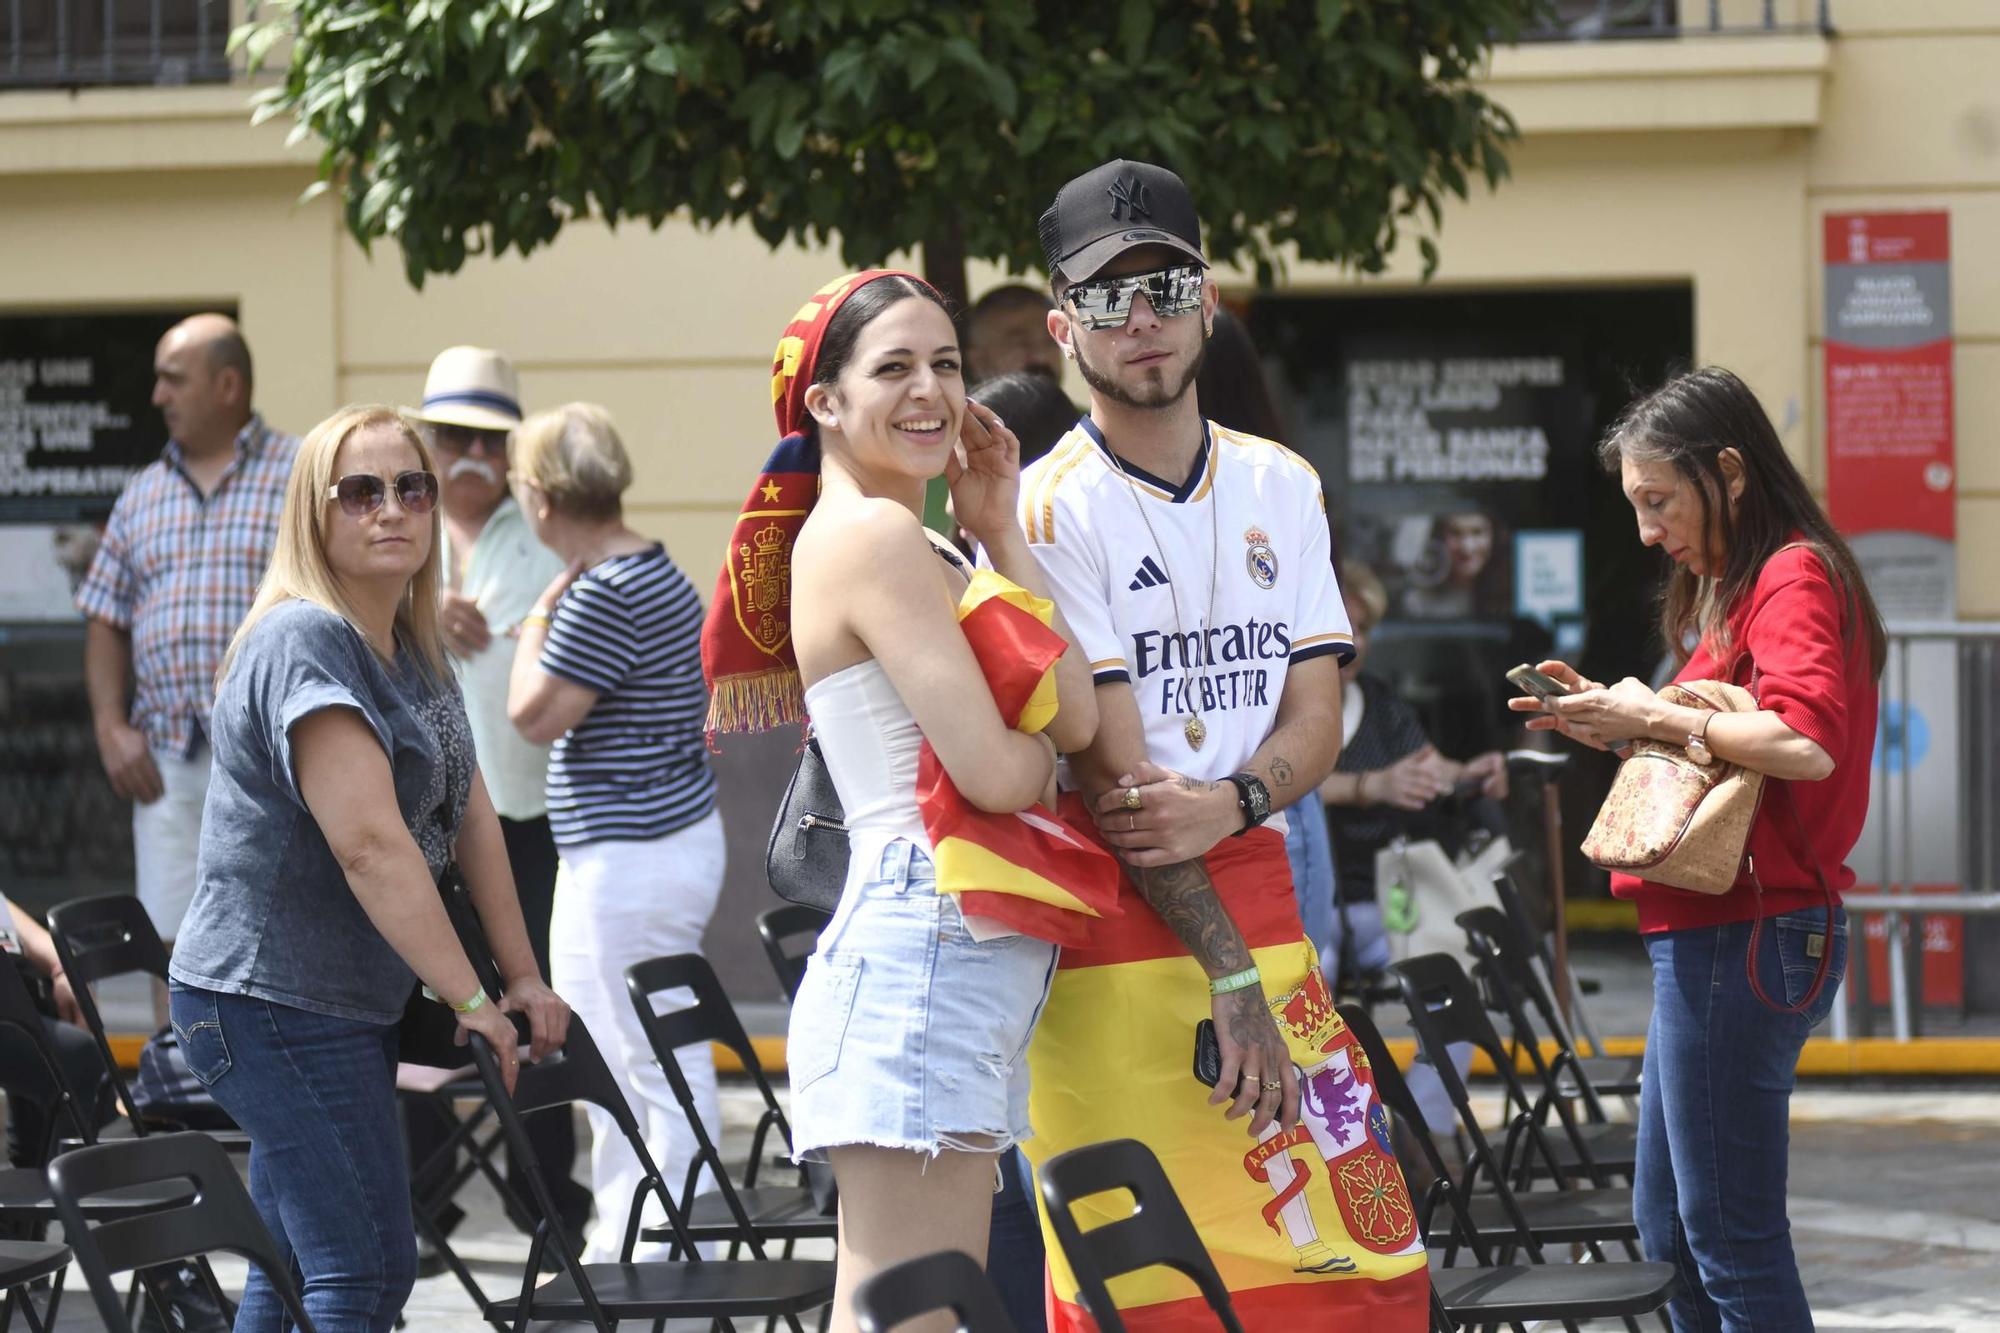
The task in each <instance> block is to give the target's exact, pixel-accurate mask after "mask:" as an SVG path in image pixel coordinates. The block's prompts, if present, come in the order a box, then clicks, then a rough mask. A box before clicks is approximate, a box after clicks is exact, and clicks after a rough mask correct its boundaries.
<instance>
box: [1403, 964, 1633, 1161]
mask: <svg viewBox="0 0 2000 1333" xmlns="http://www.w3.org/2000/svg"><path fill="white" fill-rule="evenodd" d="M1389 971H1390V974H1391V975H1392V976H1394V977H1395V978H1396V982H1397V985H1398V986H1399V987H1400V988H1401V990H1402V992H1403V1003H1404V1004H1405V1005H1406V1006H1407V1007H1408V1009H1409V1011H1410V1026H1411V1027H1412V1028H1414V1029H1415V1030H1416V1034H1417V1041H1418V1043H1419V1044H1420V1045H1421V1046H1422V1047H1423V1050H1424V1053H1425V1055H1426V1056H1427V1057H1428V1058H1429V1060H1430V1062H1431V1064H1432V1065H1433V1066H1435V1067H1436V1070H1437V1075H1438V1081H1439V1082H1440V1083H1441V1084H1443V1086H1444V1089H1445V1092H1446V1093H1447V1095H1449V1096H1450V1098H1451V1102H1452V1105H1453V1106H1454V1107H1455V1108H1456V1109H1457V1111H1458V1118H1459V1121H1460V1123H1461V1125H1462V1127H1463V1128H1464V1130H1465V1132H1466V1133H1467V1134H1468V1135H1469V1136H1470V1137H1471V1138H1472V1139H1473V1148H1474V1152H1475V1153H1483V1154H1486V1155H1487V1156H1488V1157H1489V1159H1490V1160H1492V1161H1493V1162H1494V1163H1495V1165H1496V1170H1497V1171H1498V1172H1499V1173H1501V1174H1503V1175H1508V1176H1511V1177H1513V1178H1514V1179H1515V1180H1516V1182H1517V1184H1519V1185H1525V1184H1526V1183H1527V1182H1528V1180H1529V1179H1531V1178H1532V1177H1533V1176H1535V1175H1537V1174H1546V1175H1550V1176H1553V1177H1555V1178H1556V1179H1557V1180H1559V1181H1562V1180H1578V1179H1582V1180H1588V1181H1590V1182H1591V1183H1593V1184H1595V1185H1599V1186H1608V1185H1610V1184H1611V1178H1612V1177H1613V1176H1614V1175H1619V1176H1624V1177H1626V1178H1628V1179H1629V1178H1630V1177H1631V1174H1632V1167H1633V1155H1632V1154H1633V1127H1632V1126H1631V1125H1630V1124H1627V1123H1624V1122H1613V1123H1609V1124H1596V1123H1592V1124H1580V1123H1579V1122H1578V1121H1577V1118H1576V1112H1575V1110H1574V1109H1573V1108H1572V1107H1571V1105H1570V1103H1569V1101H1568V1099H1566V1098H1564V1097H1561V1096H1559V1095H1557V1094H1556V1093H1555V1092H1554V1091H1553V1090H1545V1091H1544V1093H1543V1096H1542V1098H1541V1099H1540V1100H1539V1101H1530V1100H1529V1098H1528V1094H1527V1091H1526V1089H1525V1088H1524V1087H1523V1086H1522V1084H1521V1080H1520V1078H1519V1076H1518V1075H1517V1074H1516V1073H1515V1070H1514V1064H1513V1061H1512V1060H1511V1059H1510V1058H1509V1056H1508V1053H1507V1051H1506V1049H1505V1048H1504V1047H1503V1046H1502V1045H1501V1042H1500V1037H1499V1035H1498V1034H1497V1033H1496V1032H1494V1030H1493V1025H1492V1023H1490V1022H1488V1021H1487V1017H1486V1010H1485V1007H1484V1003H1483V1001H1482V1000H1481V998H1480V996H1479V991H1478V988H1477V987H1476V986H1474V985H1473V982H1472V978H1471V977H1469V976H1467V975H1466V973H1465V969H1464V968H1462V967H1460V966H1459V963H1458V960H1457V959H1456V958H1453V957H1452V956H1451V955H1449V954H1441V953H1433V954H1424V955H1421V956H1420V957H1416V958H1406V959H1404V960H1403V961H1402V962H1400V963H1394V964H1391V965H1390V968H1389ZM1453 1042H1469V1043H1471V1045H1472V1046H1473V1047H1474V1048H1475V1049H1477V1050H1481V1051H1484V1052H1485V1053H1486V1058H1487V1059H1488V1060H1490V1061H1492V1063H1493V1069H1494V1072H1495V1074H1496V1075H1497V1077H1498V1078H1499V1080H1500V1087H1501V1090H1502V1093H1503V1103H1502V1113H1503V1115H1505V1116H1507V1117H1508V1120H1507V1125H1506V1130H1505V1138H1504V1140H1503V1143H1502V1149H1501V1152H1500V1153H1499V1154H1498V1156H1494V1155H1493V1153H1492V1149H1491V1147H1490V1146H1489V1145H1488V1142H1487V1138H1486V1136H1485V1134H1484V1133H1483V1132H1482V1131H1481V1130H1480V1128H1479V1123H1478V1115H1477V1113H1476V1112H1474V1110H1473V1109H1472V1102H1471V1098H1470V1095H1469V1094H1468V1093H1467V1091H1466V1087H1465V1080H1464V1079H1462V1078H1460V1077H1459V1074H1458V1069H1457V1067H1456V1066H1454V1065H1452V1062H1451V1060H1450V1059H1449V1058H1448V1052H1449V1048H1450V1045H1451V1043H1453ZM1551 1110H1553V1111H1554V1112H1555V1115H1556V1119H1557V1121H1558V1122H1559V1124H1560V1127H1561V1137H1560V1138H1555V1139H1551V1138H1550V1137H1549V1135H1548V1133H1547V1132H1546V1131H1547V1129H1548V1128H1549V1126H1548V1124H1547V1116H1548V1113H1549V1112H1550V1111H1551ZM1474 1166H1475V1163H1474V1160H1473V1158H1472V1157H1471V1156H1468V1157H1467V1159H1466V1169H1467V1175H1468V1178H1471V1176H1472V1173H1473V1169H1474Z"/></svg>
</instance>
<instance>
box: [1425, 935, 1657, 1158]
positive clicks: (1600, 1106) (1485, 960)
mask: <svg viewBox="0 0 2000 1333" xmlns="http://www.w3.org/2000/svg"><path fill="white" fill-rule="evenodd" d="M1453 920H1454V921H1456V922H1457V923H1458V928H1459V929H1460V930H1462V931H1464V932H1465V939H1466V942H1467V943H1468V944H1469V945H1470V946H1471V949H1472V956H1473V958H1474V959H1475V960H1476V962H1475V965H1474V967H1473V969H1472V971H1473V976H1474V978H1475V979H1477V980H1479V981H1481V982H1483V983H1484V987H1485V992H1486V996H1487V1007H1488V1008H1490V1009H1495V1010H1496V1011H1497V1012H1499V1013H1504V1014H1505V1015H1506V1016H1507V1024H1508V1027H1509V1028H1510V1029H1511V1031H1512V1034H1513V1039H1514V1045H1515V1047H1516V1048H1517V1049H1521V1050H1525V1051H1526V1052H1527V1055H1528V1060H1529V1063H1530V1064H1532V1065H1533V1066H1534V1067H1535V1073H1536V1074H1537V1075H1538V1076H1539V1077H1540V1078H1541V1080H1542V1082H1543V1083H1544V1084H1546V1085H1548V1086H1549V1087H1552V1088H1557V1089H1560V1092H1561V1095H1562V1096H1565V1097H1572V1098H1575V1099H1576V1100H1578V1101H1580V1102H1582V1103H1583V1109H1584V1114H1585V1116H1586V1117H1587V1118H1588V1119H1590V1120H1594V1121H1598V1122H1600V1123H1601V1122H1603V1121H1604V1120H1607V1119H1609V1117H1608V1116H1606V1115H1605V1113H1604V1098H1605V1097H1620V1096H1632V1095H1634V1094H1636V1093H1637V1092H1638V1091H1639V1083H1638V1080H1637V1079H1634V1080H1632V1081H1631V1082H1630V1083H1629V1084H1615V1085H1612V1086H1608V1087H1599V1086H1598V1085H1597V1081H1596V1080H1595V1079H1593V1078H1592V1077H1591V1076H1590V1073H1589V1071H1588V1070H1586V1069H1585V1068H1584V1066H1583V1060H1582V1057H1580V1056H1579V1055H1578V1054H1577V1050H1576V1043H1575V1042H1574V1041H1573V1040H1572V1039H1571V1037H1570V1032H1569V1029H1568V1028H1567V1027H1566V1026H1564V1024H1563V1021H1562V1015H1561V1013H1559V1012H1558V1011H1557V1009H1556V1006H1555V1002H1554V1001H1553V1000H1551V999H1550V998H1549V992H1548V988H1547V987H1545V986H1543V985H1542V979H1541V978H1540V977H1539V976H1537V975H1536V974H1535V966H1534V963H1533V961H1532V960H1531V958H1530V956H1529V953H1528V949H1527V946H1526V945H1525V944H1523V943H1522V942H1521V937H1520V933H1519V932H1518V931H1516V930H1515V929H1514V923H1513V922H1511V921H1509V920H1508V919H1507V914H1506V913H1505V912H1503V911H1501V910H1500V909H1499V908H1497V907H1475V908H1473V909H1472V910H1471V911H1468V912H1460V913H1459V914H1458V915H1457V916H1456V917H1454V918H1453ZM1537 1018H1539V1020H1540V1024H1539V1028H1538V1027H1537V1022H1536V1020H1537ZM1545 1034H1546V1036H1547V1038H1548V1040H1549V1041H1551V1042H1553V1043H1554V1044H1555V1048H1556V1052H1555V1055H1554V1056H1552V1057H1545V1056H1544V1055H1543V1054H1542V1038H1543V1036H1544V1035H1545Z"/></svg>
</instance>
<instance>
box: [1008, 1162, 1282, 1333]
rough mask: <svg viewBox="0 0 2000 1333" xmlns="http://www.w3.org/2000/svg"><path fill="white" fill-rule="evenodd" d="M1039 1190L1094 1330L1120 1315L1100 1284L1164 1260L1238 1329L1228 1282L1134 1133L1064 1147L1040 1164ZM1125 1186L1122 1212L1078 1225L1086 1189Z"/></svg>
mask: <svg viewBox="0 0 2000 1333" xmlns="http://www.w3.org/2000/svg"><path fill="white" fill-rule="evenodd" d="M1040 1174H1041V1180H1042V1198H1043V1200H1044V1201H1045V1202H1046V1203H1047V1204H1048V1206H1049V1224H1050V1226H1052V1227H1053V1228H1054V1229H1055V1233H1056V1239H1057V1241H1059V1242H1060V1243H1061V1245H1062V1249H1063V1254H1064V1256H1065V1257H1066V1258H1068V1260H1069V1266H1070V1271H1071V1272H1072V1273H1073V1274H1074V1275H1075V1277H1076V1286H1077V1300H1078V1301H1079V1303H1081V1304H1082V1305H1083V1307H1084V1308H1085V1310H1087V1311H1088V1312H1089V1314H1090V1316H1091V1317H1092V1318H1093V1319H1095V1320H1096V1321H1097V1326H1098V1328H1099V1329H1101V1330H1102V1333H1124V1330H1125V1323H1124V1321H1123V1320H1122V1319H1120V1318H1119V1316H1118V1310H1117V1307H1115V1306H1114V1305H1112V1303H1111V1295H1110V1292H1109V1291H1107V1290H1106V1288H1105V1284H1106V1283H1107V1282H1109V1281H1110V1280H1111V1279H1112V1278H1114V1277H1117V1276H1118V1275H1120V1274H1121V1273H1130V1272H1134V1271H1136V1270H1138V1269H1141V1268H1153V1267H1159V1266H1164V1267H1167V1268H1171V1269H1174V1270H1175V1271H1176V1272H1179V1273H1181V1274H1183V1275H1185V1276H1187V1277H1189V1278H1192V1279H1193V1280H1194V1284H1195V1286H1197V1287H1199V1288H1200V1289H1201V1294H1202V1298H1203V1299H1204V1300H1206V1301H1207V1302H1208V1306H1209V1308H1210V1309H1211V1310H1213V1311H1215V1314H1216V1318H1217V1319H1219V1320H1220V1321H1221V1322H1222V1327H1223V1328H1225V1329H1227V1330H1228V1331H1229V1333H1243V1325H1242V1324H1241V1323H1239V1322H1238V1321H1237V1318H1236V1311H1235V1309H1234V1308H1233V1307H1232V1306H1231V1305H1230V1303H1229V1289H1228V1288H1227V1287H1225V1286H1223V1284H1222V1278H1221V1277H1220V1276H1219V1275H1218V1274H1217V1273H1216V1271H1215V1264H1214V1262H1213V1261H1212V1260H1211V1259H1210V1258H1209V1257H1208V1249H1207V1247H1206V1246H1204V1245H1203V1244H1202V1243H1201V1236H1200V1235H1199V1234H1198V1233H1197V1232H1196V1231H1195V1229H1194V1223H1193V1222H1192V1221H1190V1220H1189V1219H1188V1215H1187V1210H1186V1209H1185V1208H1183V1207H1182V1206H1181V1201H1180V1197H1179V1196H1178V1195H1176V1194H1175V1193H1174V1187H1173V1185H1172V1183H1171V1182H1169V1181H1168V1179H1167V1173H1166V1171H1165V1170H1164V1169H1162V1168H1161V1166H1160V1159H1159V1158H1157V1157H1155V1156H1153V1153H1152V1150H1151V1149H1150V1148H1148V1147H1146V1145H1145V1144H1143V1143H1140V1142H1139V1141H1138V1140H1137V1139H1113V1140H1112V1141H1111V1142H1109V1143H1093V1144H1090V1145H1088V1146H1086V1147H1082V1148H1072V1149H1071V1150H1070V1151H1068V1152H1066V1153H1062V1154H1061V1155H1059V1156H1056V1157H1052V1158H1050V1159H1049V1160H1048V1161H1047V1162H1045V1163H1043V1164H1042V1168H1041V1172H1040ZM1120 1189H1122V1190H1129V1191H1130V1192H1131V1194H1132V1199H1133V1205H1134V1206H1133V1210H1132V1212H1131V1214H1130V1215H1129V1216H1127V1217H1122V1218H1119V1219H1118V1220H1117V1221H1115V1222H1107V1223H1105V1224H1104V1225H1102V1226H1098V1227H1093V1228H1091V1229H1090V1230H1089V1231H1084V1230H1083V1229H1082V1228H1080V1227H1079V1226H1078V1225H1077V1221H1076V1214H1075V1213H1074V1211H1072V1210H1073V1209H1074V1208H1075V1207H1076V1205H1077V1203H1078V1202H1079V1201H1081V1200H1083V1199H1087V1198H1089V1197H1090V1196H1092V1195H1094V1194H1104V1193H1107V1192H1109V1191H1111V1190H1120Z"/></svg>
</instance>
